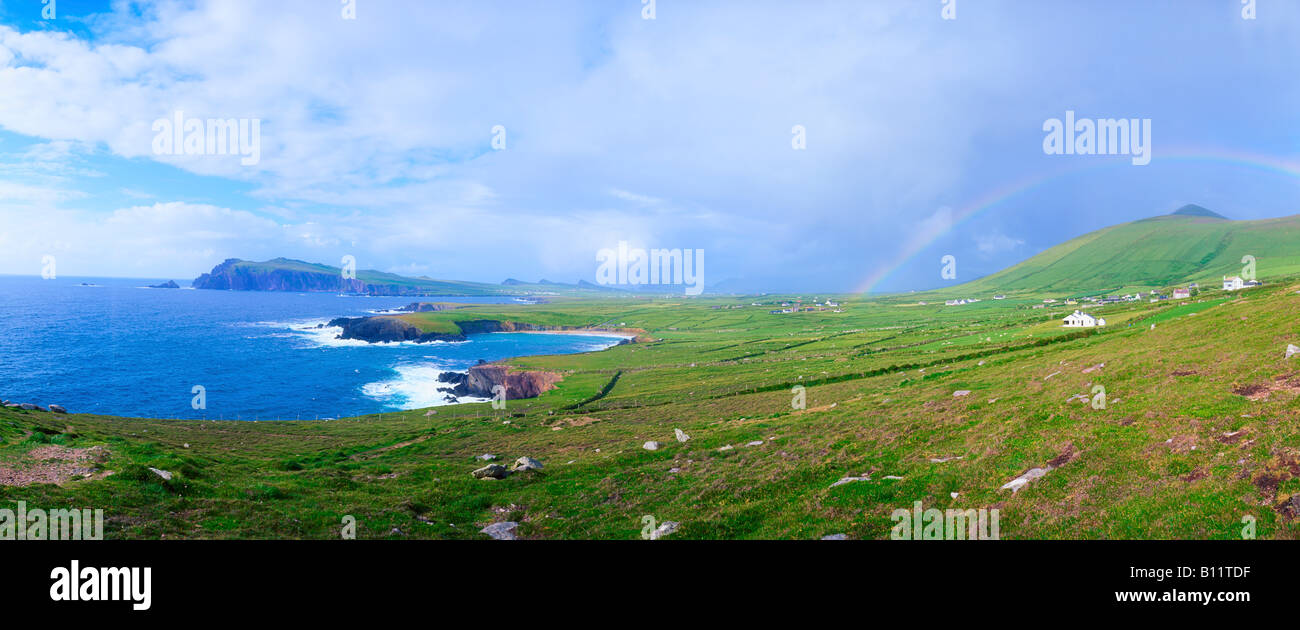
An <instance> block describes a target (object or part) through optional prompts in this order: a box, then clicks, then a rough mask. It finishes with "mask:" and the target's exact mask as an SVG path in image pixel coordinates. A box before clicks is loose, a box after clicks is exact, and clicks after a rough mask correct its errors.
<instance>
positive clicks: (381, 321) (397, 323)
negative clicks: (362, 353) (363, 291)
mask: <svg viewBox="0 0 1300 630" xmlns="http://www.w3.org/2000/svg"><path fill="white" fill-rule="evenodd" d="M326 326H329V327H331V328H333V327H339V328H342V329H343V332H342V333H341V334H340V335H339V339H360V340H362V341H368V342H370V343H394V342H398V341H420V342H424V341H464V340H465V335H450V334H445V333H424V332H421V331H420V329H419V328H417V327H416V326H414V325H412V324H410V323H408V322H405V321H403V320H402V319H401V318H398V317H391V316H385V315H381V316H378V317H353V318H348V317H340V318H338V319H335V320H332V321H330V322H329V323H328V324H326Z"/></svg>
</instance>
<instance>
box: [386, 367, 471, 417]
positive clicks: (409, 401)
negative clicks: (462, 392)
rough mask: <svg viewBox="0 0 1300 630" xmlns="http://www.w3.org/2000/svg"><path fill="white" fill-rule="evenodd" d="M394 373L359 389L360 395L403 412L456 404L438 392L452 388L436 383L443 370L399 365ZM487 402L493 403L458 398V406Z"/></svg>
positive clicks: (469, 397)
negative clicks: (385, 378) (383, 379)
mask: <svg viewBox="0 0 1300 630" xmlns="http://www.w3.org/2000/svg"><path fill="white" fill-rule="evenodd" d="M393 370H394V371H396V372H397V375H396V376H395V377H393V378H391V379H389V380H386V381H378V382H375V383H366V384H365V385H363V386H361V393H363V394H365V395H366V396H369V397H370V398H373V399H375V400H378V401H380V402H382V403H385V404H387V405H392V406H394V407H400V408H402V409H423V408H425V407H441V406H444V405H450V404H455V403H450V402H447V401H446V400H444V397H446V396H447V393H446V392H440V391H438V388H439V387H444V388H451V387H453V385H452V384H450V383H442V382H439V381H438V377H439V376H440V375H442V373H443V372H447V371H449V370H443V369H442V368H439V367H438V366H436V365H399V366H396V367H394V368H393ZM490 400H492V399H491V398H476V397H473V396H461V397H458V402H460V403H470V402H488V401H490Z"/></svg>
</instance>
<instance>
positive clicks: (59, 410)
mask: <svg viewBox="0 0 1300 630" xmlns="http://www.w3.org/2000/svg"><path fill="white" fill-rule="evenodd" d="M50 411H53V412H54V413H68V410H67V409H64V408H63V406H62V405H50Z"/></svg>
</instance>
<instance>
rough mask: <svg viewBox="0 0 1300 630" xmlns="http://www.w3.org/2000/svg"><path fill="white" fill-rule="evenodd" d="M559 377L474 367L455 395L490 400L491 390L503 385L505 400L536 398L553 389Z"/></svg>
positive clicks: (507, 369) (551, 374) (541, 373)
mask: <svg viewBox="0 0 1300 630" xmlns="http://www.w3.org/2000/svg"><path fill="white" fill-rule="evenodd" d="M559 381H560V375H559V374H556V373H554V372H516V371H511V369H510V368H508V367H506V366H504V365H476V366H474V367H472V368H470V369H469V374H468V375H467V376H466V378H465V382H464V383H461V384H460V385H457V386H456V391H457V393H460V391H461V388H464V392H465V393H464V394H461V395H469V396H481V397H483V398H492V397H493V396H494V395H495V394H494V393H493V388H495V387H496V386H498V385H504V386H505V388H506V400H517V399H520V398H536V397H537V396H540V395H541V394H542V393H543V392H547V391H550V390H552V389H555V384H556V383H558V382H559Z"/></svg>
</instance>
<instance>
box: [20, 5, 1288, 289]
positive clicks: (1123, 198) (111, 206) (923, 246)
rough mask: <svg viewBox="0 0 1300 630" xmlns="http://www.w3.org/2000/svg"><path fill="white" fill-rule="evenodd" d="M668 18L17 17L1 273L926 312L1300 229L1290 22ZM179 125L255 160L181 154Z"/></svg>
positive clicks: (288, 10)
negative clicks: (935, 301)
mask: <svg viewBox="0 0 1300 630" xmlns="http://www.w3.org/2000/svg"><path fill="white" fill-rule="evenodd" d="M1243 1H1246V2H1247V4H1249V5H1250V6H1246V5H1243ZM649 2H650V0H592V1H590V2H580V1H565V0H549V1H548V2H540V3H524V2H516V1H511V0H500V1H493V0H477V1H474V2H468V1H464V2H442V1H435V0H418V1H417V0H411V1H399V0H277V1H276V2H266V1H259V0H248V1H243V0H216V1H212V2H208V1H201V0H190V1H173V0H157V1H153V0H148V1H125V0H113V1H107V0H104V1H76V0H0V273H4V274H22V275H38V274H40V273H41V270H42V265H43V263H42V260H43V258H44V257H45V256H54V257H55V259H56V260H57V265H58V273H59V274H60V275H66V276H120V277H138V278H159V279H164V278H172V279H176V280H177V281H178V282H182V283H187V282H188V281H189V280H191V279H193V278H194V277H195V276H197V275H199V274H200V273H202V272H205V271H208V270H209V269H211V268H212V267H213V266H214V265H216V264H218V263H220V262H221V261H222V260H224V259H226V258H243V259H249V260H264V259H268V258H273V257H277V256H285V257H289V258H298V259H303V260H308V261H313V262H324V263H327V264H333V265H339V264H340V262H341V261H342V259H343V257H344V256H352V257H354V258H355V259H356V261H357V266H358V267H359V268H363V269H379V270H383V271H390V272H395V273H402V274H407V275H426V276H429V277H434V278H440V279H456V280H473V281H482V282H500V281H502V280H504V279H506V278H518V279H522V280H537V279H539V278H547V279H550V280H552V281H565V282H575V281H577V280H579V279H582V280H588V281H594V280H595V279H596V278H597V271H598V265H599V263H598V261H597V254H598V252H599V251H600V250H602V249H607V248H616V247H617V246H618V243H619V242H626V243H628V244H629V245H630V247H632V248H646V249H650V248H664V249H673V248H681V249H693V250H704V252H705V261H706V262H705V267H704V271H705V274H706V275H705V286H706V287H708V288H709V290H713V291H743V292H758V291H773V292H777V291H842V292H849V291H876V292H885V291H907V290H920V289H927V288H935V287H940V286H946V285H950V284H954V283H958V282H964V281H968V280H972V279H974V278H976V277H979V276H982V275H986V274H989V273H993V272H995V271H998V270H1000V269H1002V268H1005V267H1007V266H1010V265H1012V264H1015V263H1017V262H1019V261H1021V260H1024V259H1026V258H1028V257H1030V256H1032V255H1034V254H1035V253H1037V252H1041V251H1043V250H1044V249H1047V248H1049V247H1051V246H1053V245H1056V244H1058V243H1060V242H1063V241H1065V240H1068V239H1070V238H1073V237H1075V236H1079V235H1081V234H1084V233H1086V232H1089V231H1092V230H1095V229H1098V228H1101V227H1105V226H1107V225H1113V224H1116V223H1121V222H1125V221H1131V220H1135V219H1140V218H1145V217H1149V216H1153V215H1157V214H1164V213H1167V212H1170V211H1172V210H1174V209H1176V208H1178V207H1179V206H1181V205H1183V204H1186V203H1196V204H1199V205H1202V206H1205V207H1208V208H1210V209H1212V210H1215V211H1217V212H1219V213H1221V214H1224V215H1226V216H1228V217H1230V218H1233V219H1259V218H1268V217H1276V216H1285V215H1291V214H1297V213H1300V81H1297V80H1296V79H1295V77H1296V71H1297V70H1296V69H1297V64H1298V62H1300V37H1296V36H1295V33H1297V32H1300V3H1297V2H1293V1H1290V0H1257V2H1255V3H1254V4H1250V2H1249V0H1168V1H1161V0H1149V1H1146V2H1127V1H1119V0H1098V1H1096V2H1087V3H1080V2H1073V1H1056V0H1036V1H1034V2H1024V1H1015V0H1007V1H999V0H947V2H945V1H944V0H852V1H843V2H837V1H817V0H806V1H802V2H777V1H765V0H746V1H741V0H729V1H710V0H654V1H653V7H651V6H650V5H649V4H648V3H649ZM51 3H53V5H54V6H53V7H50V6H49V5H50V4H51ZM954 7H955V13H954V12H953V11H952V10H953V9H954ZM51 9H52V15H51ZM651 10H652V12H653V19H647V17H648V14H649V13H650V12H651ZM349 11H351V13H350V14H349ZM945 11H947V13H946V14H945ZM1252 11H1253V13H1251V15H1252V17H1253V19H1246V17H1245V14H1247V13H1250V12H1252ZM47 18H48V19H47ZM946 18H954V19H946ZM1067 111H1072V112H1075V114H1074V115H1075V116H1076V117H1077V118H1087V119H1121V118H1124V119H1138V120H1149V121H1150V129H1151V146H1150V157H1151V160H1150V163H1149V164H1146V165H1136V164H1134V163H1133V161H1134V160H1132V159H1131V156H1129V155H1055V154H1049V153H1047V152H1045V150H1044V138H1045V136H1046V133H1045V131H1044V125H1045V122H1046V121H1048V120H1049V119H1062V120H1063V119H1064V118H1065V116H1066V112H1067ZM177 112H181V114H180V116H181V120H182V121H183V123H184V121H188V120H191V119H193V120H195V124H199V125H203V124H206V121H208V120H209V119H211V120H218V119H220V120H228V119H236V120H242V121H243V122H244V123H245V125H246V127H245V130H246V132H247V133H248V135H247V136H246V138H247V139H249V140H251V139H252V138H253V137H256V138H257V140H258V141H257V143H256V146H257V149H258V150H257V152H256V159H255V160H254V159H252V158H253V153H252V151H251V148H252V144H251V143H249V144H246V145H244V148H245V149H248V150H247V151H245V153H244V154H243V155H229V154H226V155H223V154H219V153H216V152H215V151H212V150H210V147H200V150H199V152H198V153H197V154H186V152H185V151H184V150H183V148H181V147H182V146H183V143H182V144H181V145H176V146H170V147H169V146H165V143H163V142H162V141H161V140H160V136H163V137H171V136H169V135H168V134H167V133H165V132H160V131H159V130H160V129H165V127H159V126H158V125H159V124H160V123H159V121H160V120H161V121H171V120H174V119H175V118H176V116H177ZM254 122H256V124H257V127H256V130H257V131H258V134H257V135H256V136H253V135H252V133H251V132H252V129H253V128H252V125H253V123H254ZM182 127H183V125H182ZM200 128H201V129H205V130H208V131H210V129H207V128H206V127H200ZM796 130H800V131H796ZM800 140H802V144H801V143H800ZM249 162H255V163H249ZM945 256H952V257H953V258H954V259H955V261H956V265H955V269H956V277H955V278H945V277H943V275H942V270H943V268H944V265H943V264H942V262H941V261H942V259H943V257H945Z"/></svg>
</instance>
